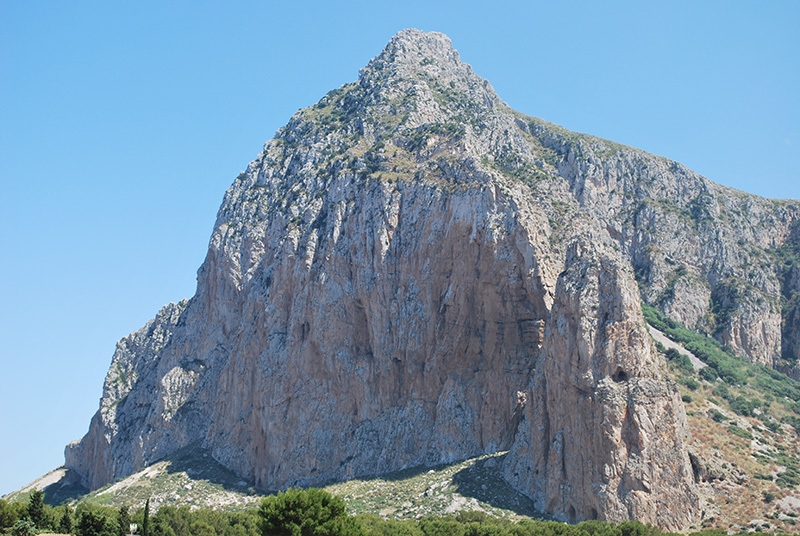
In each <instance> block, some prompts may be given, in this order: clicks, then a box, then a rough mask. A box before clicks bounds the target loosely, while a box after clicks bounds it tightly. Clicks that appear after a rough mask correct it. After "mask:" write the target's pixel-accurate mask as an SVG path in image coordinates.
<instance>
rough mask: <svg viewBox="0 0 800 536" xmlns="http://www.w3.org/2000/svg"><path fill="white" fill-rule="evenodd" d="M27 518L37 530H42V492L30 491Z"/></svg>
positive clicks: (38, 490)
mask: <svg viewBox="0 0 800 536" xmlns="http://www.w3.org/2000/svg"><path fill="white" fill-rule="evenodd" d="M28 517H29V518H30V519H31V521H32V522H33V524H34V525H36V528H37V529H43V528H44V492H43V491H42V490H40V489H34V490H33V491H31V497H30V502H29V503H28Z"/></svg>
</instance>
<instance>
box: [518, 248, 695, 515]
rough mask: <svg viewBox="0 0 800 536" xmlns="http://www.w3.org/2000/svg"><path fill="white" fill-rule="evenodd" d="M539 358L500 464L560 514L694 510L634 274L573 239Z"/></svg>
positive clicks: (669, 394)
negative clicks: (521, 414) (514, 434)
mask: <svg viewBox="0 0 800 536" xmlns="http://www.w3.org/2000/svg"><path fill="white" fill-rule="evenodd" d="M543 348H544V350H543V355H542V358H541V359H540V366H538V367H537V370H536V374H535V376H534V379H533V382H532V384H531V387H530V390H529V400H530V403H529V404H527V405H526V407H525V411H524V419H525V420H524V421H523V424H522V425H521V426H520V427H519V432H518V435H517V441H516V442H515V443H514V445H513V447H512V449H511V452H510V453H509V455H508V457H507V460H506V466H505V473H506V478H507V479H508V481H509V482H511V483H512V484H513V485H515V486H516V487H517V488H518V489H522V490H525V492H526V493H528V494H529V495H530V496H531V497H532V498H533V499H534V501H535V503H536V505H537V507H538V508H540V509H541V510H542V511H547V512H550V513H552V514H553V515H555V516H556V517H558V518H560V519H563V520H566V521H571V522H574V521H577V520H582V519H602V520H611V521H620V520H625V519H638V520H641V521H643V522H649V523H653V524H656V525H659V526H661V527H666V528H669V529H677V528H680V527H684V526H686V525H687V524H689V523H691V522H692V521H694V520H695V519H696V517H697V512H698V509H699V497H698V495H697V493H696V491H695V489H694V479H693V473H692V468H691V465H690V461H689V457H688V455H687V453H686V450H685V446H684V438H685V436H686V434H687V432H686V430H687V427H686V422H685V414H684V412H683V410H682V407H681V403H680V395H679V393H678V390H677V388H676V387H675V386H674V385H671V384H670V383H669V382H667V381H666V380H665V377H664V375H663V373H662V367H661V364H660V363H659V362H658V358H657V354H656V352H655V350H654V348H653V343H652V340H651V339H650V336H649V334H648V333H647V331H646V329H645V327H644V323H643V321H642V316H641V310H640V306H639V296H638V290H637V288H636V284H635V282H634V279H633V274H632V273H631V271H630V269H629V268H627V267H626V266H625V265H624V263H623V262H622V261H621V259H620V258H619V257H618V255H616V254H614V252H613V250H610V249H609V250H606V251H603V250H602V249H599V248H598V247H597V245H596V244H595V243H594V241H592V242H590V241H586V240H579V241H577V242H575V243H574V244H573V245H572V246H571V247H570V248H569V250H568V252H567V261H566V269H565V271H564V272H563V273H562V274H561V276H560V277H559V280H558V286H557V290H556V295H555V302H554V304H553V308H552V312H551V317H550V323H549V324H548V327H547V331H546V333H545V338H544V344H543Z"/></svg>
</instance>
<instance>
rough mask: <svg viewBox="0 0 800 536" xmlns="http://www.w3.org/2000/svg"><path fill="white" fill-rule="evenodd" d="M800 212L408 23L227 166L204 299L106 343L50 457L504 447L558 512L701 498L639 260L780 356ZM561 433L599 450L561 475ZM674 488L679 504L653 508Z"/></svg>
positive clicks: (679, 300) (293, 463)
mask: <svg viewBox="0 0 800 536" xmlns="http://www.w3.org/2000/svg"><path fill="white" fill-rule="evenodd" d="M748 218H749V219H750V222H749V223H748ZM798 219H800V218H798V209H797V207H796V206H795V205H793V204H791V203H790V202H773V201H767V200H763V199H759V198H755V197H753V196H747V195H745V194H741V193H738V192H732V191H729V190H727V189H724V188H722V187H719V186H716V185H714V184H713V183H710V182H709V181H707V180H706V179H704V178H702V177H699V176H697V175H695V174H693V173H692V172H691V171H689V170H687V169H686V168H684V167H683V166H680V165H679V164H676V163H674V162H670V161H668V160H666V159H663V158H660V157H656V156H653V155H648V154H646V153H643V152H641V151H637V150H635V149H631V148H627V147H622V146H618V145H616V144H613V143H611V142H607V141H604V140H599V139H596V138H592V137H590V136H584V135H577V134H573V133H569V132H567V131H564V130H563V129H561V128H559V127H557V126H555V125H551V124H548V123H545V122H543V121H541V120H538V119H534V118H531V117H527V116H524V115H522V114H519V113H517V112H514V111H513V110H511V109H510V108H508V107H507V106H506V105H505V104H504V103H503V102H502V101H501V100H500V99H499V98H498V96H497V95H496V94H495V92H494V90H493V89H492V87H491V86H490V85H489V83H488V82H486V81H485V80H483V79H481V78H480V77H478V76H477V75H476V74H475V73H474V72H473V71H472V69H471V68H470V67H469V65H467V64H465V63H462V62H461V61H460V59H459V57H458V54H457V52H456V51H455V50H454V49H453V48H452V46H451V45H450V42H449V40H448V39H447V38H446V37H445V36H443V35H442V34H435V33H423V32H419V31H416V30H407V31H403V32H401V33H400V34H398V35H397V36H395V37H394V38H393V39H392V40H391V41H390V43H389V44H388V45H387V47H386V49H385V50H384V51H383V52H382V53H381V54H380V55H378V56H377V57H376V58H375V59H373V60H372V61H371V62H370V63H369V64H368V65H367V67H366V68H365V69H363V70H362V71H361V73H360V76H359V79H358V81H357V82H355V83H352V84H347V85H345V86H342V87H341V88H339V89H338V90H335V91H332V92H331V93H329V94H328V95H326V96H325V97H324V98H323V99H322V100H320V102H319V103H317V104H316V105H314V106H312V107H310V108H308V109H305V110H301V111H300V112H298V113H297V114H295V116H294V117H292V119H291V120H290V121H289V123H288V124H287V125H286V126H285V127H284V128H282V129H281V130H279V131H278V132H277V133H276V136H275V138H274V139H273V140H271V141H269V142H267V144H266V145H265V146H264V149H263V151H262V152H261V153H260V154H259V155H258V157H257V158H256V160H254V161H253V162H251V163H250V165H249V166H248V167H247V169H246V170H245V171H244V172H242V173H241V174H240V175H239V176H238V177H237V178H236V180H235V181H234V182H233V184H232V185H231V187H230V188H229V189H228V191H227V192H226V194H225V197H224V199H223V203H222V206H221V208H220V210H219V213H218V216H217V221H216V224H215V228H214V231H213V234H212V237H211V241H210V244H209V251H208V255H207V257H206V260H205V262H204V263H203V266H202V267H201V268H200V270H199V272H198V286H197V292H196V294H195V296H194V297H192V298H191V299H190V300H188V301H187V302H183V303H181V304H179V305H171V306H167V307H166V308H165V309H164V310H162V312H160V313H159V314H158V316H157V317H156V319H155V320H153V321H152V322H151V323H149V324H148V325H147V326H145V328H143V329H142V330H140V331H138V332H135V333H134V334H132V335H130V336H129V337H127V338H126V339H123V340H122V341H121V342H120V344H119V346H118V348H117V352H116V353H115V355H114V358H113V361H112V365H111V369H110V371H109V376H108V378H107V380H106V385H105V389H104V393H103V399H102V400H101V404H100V406H101V407H100V410H99V411H98V413H97V415H95V417H94V419H93V420H92V424H91V426H90V429H89V432H88V433H87V435H86V436H85V437H84V438H83V439H82V440H80V441H79V442H76V443H74V444H71V445H70V446H68V447H67V465H68V466H69V467H71V468H74V469H76V470H77V471H78V472H79V473H80V474H81V475H83V478H84V480H85V482H86V483H87V484H89V485H90V486H91V487H93V488H96V487H99V486H101V485H103V484H105V483H107V482H110V481H112V480H114V479H116V478H119V477H122V476H124V475H127V474H130V473H131V472H133V471H135V470H137V469H140V468H142V467H144V466H146V465H148V464H149V463H152V462H154V461H156V460H158V459H159V458H161V457H164V456H166V455H168V454H170V453H171V452H174V451H175V450H177V449H178V448H181V447H184V446H186V445H189V444H192V443H195V442H198V441H199V442H202V444H203V445H204V446H205V447H207V448H208V449H209V450H210V451H211V452H212V453H213V455H214V457H215V458H216V459H217V460H218V461H220V462H221V463H223V464H224V465H225V466H227V467H229V468H230V469H232V470H234V471H236V472H237V473H238V474H239V475H241V476H242V477H243V478H244V479H247V480H249V481H251V482H253V483H255V484H256V485H258V486H261V487H264V488H271V489H276V488H284V487H286V486H290V485H309V484H314V483H318V482H323V481H327V480H332V479H344V478H349V477H351V476H355V475H364V474H375V473H381V472H386V471H392V470H396V469H400V468H404V467H411V466H415V465H424V464H432V463H440V462H446V461H451V460H456V459H459V458H465V457H468V456H472V455H475V454H480V453H488V452H494V451H497V450H505V449H509V448H512V452H514V453H515V454H514V456H512V459H513V460H514V461H513V464H512V465H513V467H514V469H513V470H509V471H511V472H509V475H510V476H509V478H510V479H511V480H512V481H513V482H515V483H516V484H515V485H517V486H518V487H519V488H520V489H522V490H524V491H525V492H526V493H530V494H531V495H532V496H534V497H538V498H545V497H546V498H547V500H544V499H542V501H543V502H542V505H543V507H544V508H547V509H549V510H550V511H552V512H554V513H557V514H558V515H561V516H564V517H567V518H569V517H574V518H575V519H577V518H582V517H586V516H593V515H594V514H595V513H596V514H597V516H598V517H601V518H608V519H618V518H622V517H625V516H634V517H639V518H641V519H647V520H650V519H652V520H655V521H656V522H658V523H662V524H664V525H665V526H670V527H672V526H678V525H679V524H680V523H681V522H682V521H683V520H689V519H691V518H693V516H694V515H696V513H697V509H696V507H695V505H694V503H693V499H692V490H691V482H687V481H686V480H685V478H684V474H683V472H682V471H683V470H684V466H683V465H682V464H684V462H685V460H686V459H687V458H686V455H685V452H684V451H683V447H682V437H683V434H684V433H685V430H684V426H683V416H682V413H681V412H682V411H683V410H682V406H681V404H680V401H679V400H678V399H676V398H675V396H674V392H673V390H672V389H671V387H670V386H669V385H667V384H666V383H664V381H663V379H662V376H661V372H660V364H659V363H657V362H656V360H655V357H654V354H653V353H652V352H651V348H650V346H649V342H647V341H648V339H647V337H646V335H645V333H644V331H643V330H644V324H643V321H642V319H641V312H640V310H639V308H638V303H639V299H640V297H639V290H638V288H637V281H635V280H634V279H633V278H632V276H631V273H634V272H633V270H635V274H636V277H637V278H638V283H640V284H641V285H642V289H643V291H644V296H643V298H644V299H645V300H646V301H648V302H651V303H653V304H655V305H658V306H659V307H661V308H662V309H664V310H665V311H666V312H667V314H669V315H671V316H672V317H674V318H676V319H679V320H682V321H684V322H686V323H688V324H690V325H693V326H697V327H699V328H702V329H707V330H709V331H714V332H715V333H716V334H717V336H719V337H720V338H721V339H722V340H725V341H726V342H728V343H729V344H730V345H731V346H733V347H735V348H737V349H739V350H740V351H741V352H743V353H745V354H746V355H748V356H749V357H750V358H751V359H753V360H758V361H762V362H769V363H772V362H773V361H774V360H775V358H776V356H779V355H780V351H781V347H782V345H783V344H784V341H787V338H786V337H785V336H784V333H785V327H784V328H783V329H784V331H782V322H783V326H785V325H787V322H788V321H789V320H791V319H792V318H795V317H793V316H792V314H795V313H793V312H792V311H793V310H794V309H792V307H791V306H787V307H782V306H781V292H784V293H785V292H786V291H787V289H788V288H789V287H790V286H791V285H792V284H793V283H791V281H793V280H792V279H791V277H789V276H787V272H786V271H781V270H778V269H777V268H776V267H775V264H774V263H770V262H767V261H768V259H769V258H770V257H769V256H770V255H777V254H778V253H780V252H781V251H783V249H781V248H784V245H785V243H787V241H790V240H791V236H792V235H791V229H792V225H793V224H792V222H794V221H797V220H798ZM578 236H583V237H585V236H593V237H594V238H595V241H596V242H597V243H598V244H600V245H601V246H598V247H599V248H600V249H598V250H597V252H595V253H591V254H589V253H586V254H585V255H584V253H582V252H587V251H590V250H591V248H588V246H586V245H584V246H580V247H578V246H570V244H573V243H575V238H576V237H578ZM584 242H585V241H584ZM576 248H577V249H576ZM587 248H588V249H587ZM773 250H774V251H773ZM591 251H594V250H591ZM776 252H778V253H776ZM759 259H760V260H759ZM565 268H566V272H564V270H565ZM582 271H585V272H586V273H587V274H588V275H587V277H588V278H589V279H588V280H590V281H594V283H592V284H593V285H594V287H592V288H593V289H594V290H591V289H590V290H586V291H585V292H584V291H579V290H578V289H577V287H575V285H578V281H577V280H576V279H575V274H576V273H583V272H582ZM562 272H564V274H563V275H562V276H559V274H561V273H562ZM557 286H558V288H559V290H557ZM595 287H596V288H595ZM792 288H794V287H792ZM607 292H610V293H611V294H607ZM784 301H786V300H784ZM787 303H795V302H791V301H790V300H789V301H787ZM609 315H610V316H609ZM545 333H546V335H545ZM788 347H789V349H788V350H784V354H787V352H788V353H791V352H793V351H795V349H796V343H794V342H789V343H788ZM787 355H788V354H787ZM573 366H574V367H578V369H576V370H580V372H579V376H580V375H585V374H589V376H586V377H584V376H580V377H581V378H583V379H580V382H584V383H585V385H584V383H581V384H580V385H581V386H583V387H581V389H583V390H581V389H578V387H575V384H574V382H576V381H578V379H576V376H575V374H574V373H573V372H574V371H573V372H570V370H572V369H571V367H573ZM617 366H619V367H620V370H621V371H624V373H625V375H626V376H627V379H625V380H622V381H618V382H617V381H614V377H615V374H617V370H616V367H617ZM608 378H611V379H610V380H609V379H608ZM545 379H547V381H545ZM575 389H577V390H575ZM559 390H562V391H564V392H565V393H567V392H568V393H571V394H570V395H569V396H570V397H571V398H570V399H569V402H568V403H569V404H573V405H574V407H577V408H579V409H580V412H579V413H578V414H577V415H571V414H570V412H569V411H568V409H566V408H568V406H565V407H564V408H561V409H559V408H558V399H557V398H555V394H556V393H558V392H559ZM587 393H588V394H587ZM526 400H527V403H526ZM539 407H541V408H546V414H545V413H541V414H540V413H538V412H537V409H536V408H539ZM545 418H546V422H547V423H548V426H549V427H550V428H551V429H552V430H553V433H552V434H551V435H550V436H548V437H549V439H548V440H547V441H546V442H545V443H541V442H538V441H539V439H537V438H536V437H535V436H536V434H535V433H534V432H533V430H535V429H536V427H538V426H540V425H541V424H542V423H544V422H545V421H544V420H542V419H545ZM653 427H655V430H656V431H657V432H658V434H660V435H657V436H654V435H652V434H653V433H655V432H653V430H654V428H653ZM559 431H562V432H560V433H561V434H562V435H561V437H563V436H564V434H567V435H569V434H572V435H569V437H571V438H572V439H574V441H576V442H577V441H584V440H585V441H586V444H587V448H589V449H592V450H591V452H595V453H597V455H596V456H592V458H591V459H589V458H588V457H587V456H586V455H581V454H578V453H576V457H575V459H574V460H568V461H565V464H566V465H564V467H565V468H567V469H564V470H562V468H560V467H559V466H558V464H555V463H551V462H550V461H549V460H550V458H551V457H552V456H554V455H552V456H551V454H550V453H552V452H556V450H557V447H556V446H554V444H553V442H554V441H556V439H557V436H558V433H559ZM532 434H533V435H532ZM636 436H641V438H640V439H636V438H635V437H636ZM654 437H657V438H658V439H657V440H655V439H653V438H654ZM662 444H663V445H664V446H663V447H662V446H660V445H662ZM554 449H556V450H554ZM526 460H527V461H526ZM526 464H528V465H526ZM598 464H599V465H598ZM606 466H607V467H608V469H607V470H606ZM526 467H529V468H531V470H533V469H534V468H535V469H536V470H539V471H545V473H546V476H545V477H541V482H547V484H542V485H540V484H533V479H534V477H533V476H532V474H526V473H525V470H526V469H525V468H526ZM579 467H580V468H583V469H585V471H583V469H580V470H579V469H578V468H579ZM589 469H591V471H590V470H589ZM581 471H583V472H581ZM579 473H580V474H579ZM537 482H539V477H537ZM616 483H619V485H618V486H617V488H614V490H613V491H611V490H612V488H613V487H614V486H615V485H616ZM565 486H567V487H568V486H572V487H573V491H570V492H569V493H567V492H566V491H564V492H563V493H562V492H559V493H560V494H555V492H554V491H553V490H554V489H555V488H559V489H562V490H563V489H566V488H565ZM598 486H599V487H600V488H602V489H604V490H607V491H604V492H603V493H602V494H600V495H598V493H599V492H597V491H596V490H597V489H600V488H598ZM556 495H558V497H556ZM671 499H675V500H680V502H679V503H680V504H682V505H685V506H686V509H685V511H684V512H683V513H682V514H681V515H682V516H683V517H676V518H674V519H673V518H669V519H667V518H664V517H663V514H659V513H658V509H659V505H661V504H662V502H663V501H665V500H671ZM537 500H538V499H537ZM570 507H572V508H574V514H573V513H572V511H571V510H570Z"/></svg>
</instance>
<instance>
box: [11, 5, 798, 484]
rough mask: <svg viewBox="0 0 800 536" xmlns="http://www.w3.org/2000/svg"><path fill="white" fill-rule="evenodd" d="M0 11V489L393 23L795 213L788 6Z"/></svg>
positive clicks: (37, 470) (553, 116)
mask: <svg viewBox="0 0 800 536" xmlns="http://www.w3.org/2000/svg"><path fill="white" fill-rule="evenodd" d="M391 4H392V5H391V6H389V7H385V6H384V3H383V2H376V1H374V0H373V1H369V2H367V1H364V2H356V1H344V2H330V1H324V2H323V1H319V2H316V1H301V0H299V1H297V2H218V3H210V2H201V1H192V2H178V1H174V2H173V1H171V2H161V1H159V2H149V1H143V2H101V1H98V2H91V3H89V2H43V1H36V0H30V1H28V0H26V1H23V0H17V1H13V0H6V1H3V2H0V203H2V211H1V213H0V494H4V493H7V492H10V491H12V490H14V489H17V488H19V487H20V486H22V485H24V484H26V483H28V482H30V481H31V480H33V479H34V478H36V477H38V476H39V475H41V474H43V473H45V472H46V471H48V470H50V469H52V468H55V467H56V466H58V465H60V464H61V463H63V454H62V452H63V447H64V445H65V444H66V443H67V442H68V441H70V440H72V439H75V438H78V437H80V436H82V435H83V434H84V433H85V432H86V430H87V429H88V426H89V419H90V418H91V416H92V414H93V413H94V412H95V411H96V409H97V406H98V400H99V397H100V394H101V391H102V382H103V378H104V376H105V373H106V370H107V368H108V365H109V363H110V360H111V355H112V353H113V351H114V344H115V342H116V341H117V340H118V339H119V338H120V337H122V336H124V335H125V334H127V333H129V332H130V331H133V330H135V329H138V328H139V327H141V326H142V325H143V324H144V323H145V322H146V321H147V320H148V319H149V318H151V317H152V316H153V315H154V314H155V313H156V311H157V310H158V309H159V308H160V307H161V306H162V305H163V304H165V303H167V302H170V301H177V300H179V299H181V298H184V297H190V296H191V295H192V294H193V293H194V289H195V273H196V270H197V268H198V267H199V266H200V264H201V262H202V260H203V257H204V256H205V251H206V246H207V241H208V238H209V236H210V234H211V229H212V225H213V223H214V218H215V215H216V211H217V208H218V206H219V203H220V202H221V200H222V196H223V193H224V191H225V189H226V188H227V187H228V185H229V184H230V183H231V182H232V181H233V179H234V177H236V175H237V174H238V172H239V171H240V170H242V169H244V168H245V167H246V166H247V163H248V162H249V161H250V160H251V159H252V158H254V157H255V156H256V154H257V153H258V151H259V149H260V148H261V146H262V144H263V143H264V142H265V141H266V140H267V139H269V138H270V137H272V134H273V133H274V132H275V130H276V129H277V128H279V127H280V126H281V125H283V124H284V123H285V122H286V121H287V120H288V119H289V117H290V116H291V114H292V113H293V112H294V111H296V110H297V109H299V108H302V107H305V106H309V105H311V104H313V103H314V102H316V101H317V100H318V99H319V98H320V97H322V95H324V94H325V93H326V92H327V91H329V90H331V89H333V88H336V87H338V86H340V85H342V84H344V83H346V82H349V81H352V80H355V79H356V78H357V76H358V70H359V68H361V67H363V66H364V65H365V64H366V63H367V62H368V61H369V60H370V58H372V57H373V56H375V55H376V54H378V53H379V52H380V50H381V49H382V48H383V46H384V45H385V43H386V42H387V41H388V40H389V38H390V37H391V36H392V35H393V34H394V33H396V32H397V31H399V30H401V29H403V28H407V27H416V28H420V29H423V30H437V31H441V32H444V33H446V34H448V35H449V36H450V37H451V38H452V40H453V43H454V45H455V47H456V48H457V49H458V50H459V51H460V53H461V57H462V59H464V60H465V61H467V62H469V63H471V64H472V66H473V68H474V69H475V71H476V72H477V73H479V74H480V75H482V76H484V77H485V78H488V79H489V80H490V81H491V82H492V84H493V85H494V87H495V89H496V90H497V91H498V93H499V94H500V96H501V97H502V98H503V99H504V100H505V101H506V102H508V103H509V104H510V105H511V106H513V107H514V108H516V109H518V110H520V111H522V112H525V113H527V114H530V115H534V116H537V117H541V118H544V119H546V120H549V121H552V122H555V123H559V124H561V125H563V126H565V127H567V128H569V129H572V130H576V131H579V132H586V133H590V134H595V135H598V136H601V137H605V138H609V139H612V140H615V141H618V142H621V143H625V144H629V145H633V146H636V147H639V148H642V149H645V150H648V151H651V152H654V153H657V154H661V155H664V156H667V157H670V158H672V159H675V160H678V161H680V162H683V163H685V164H686V165H688V166H689V167H690V168H692V169H694V170H695V171H697V172H699V173H701V174H703V175H705V176H707V177H709V178H710V179H712V180H714V181H716V182H720V183H722V184H726V185H729V186H733V187H735V188H739V189H741V190H745V191H748V192H752V193H756V194H759V195H764V196H768V197H791V198H800V37H799V36H800V32H798V28H800V2H796V1H783V2H781V1H775V0H773V1H770V2H755V1H753V2H737V1H699V2H698V1H696V0H692V1H674V0H670V1H664V2H551V1H547V2H537V1H531V0H524V1H519V2H506V1H502V0H496V1H494V2H469V1H461V2H430V1H427V2H417V1H406V2H392V3H391Z"/></svg>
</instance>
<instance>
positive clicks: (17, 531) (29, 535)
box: [11, 517, 36, 536]
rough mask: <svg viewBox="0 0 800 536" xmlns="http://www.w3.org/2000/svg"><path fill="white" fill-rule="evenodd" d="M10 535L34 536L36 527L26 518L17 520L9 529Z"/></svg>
mask: <svg viewBox="0 0 800 536" xmlns="http://www.w3.org/2000/svg"><path fill="white" fill-rule="evenodd" d="M11 534H13V535H14V536H34V535H35V534H36V525H35V524H34V523H33V521H31V520H30V519H29V518H27V517H26V518H24V519H17V520H16V521H15V522H14V526H13V527H12V528H11Z"/></svg>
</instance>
